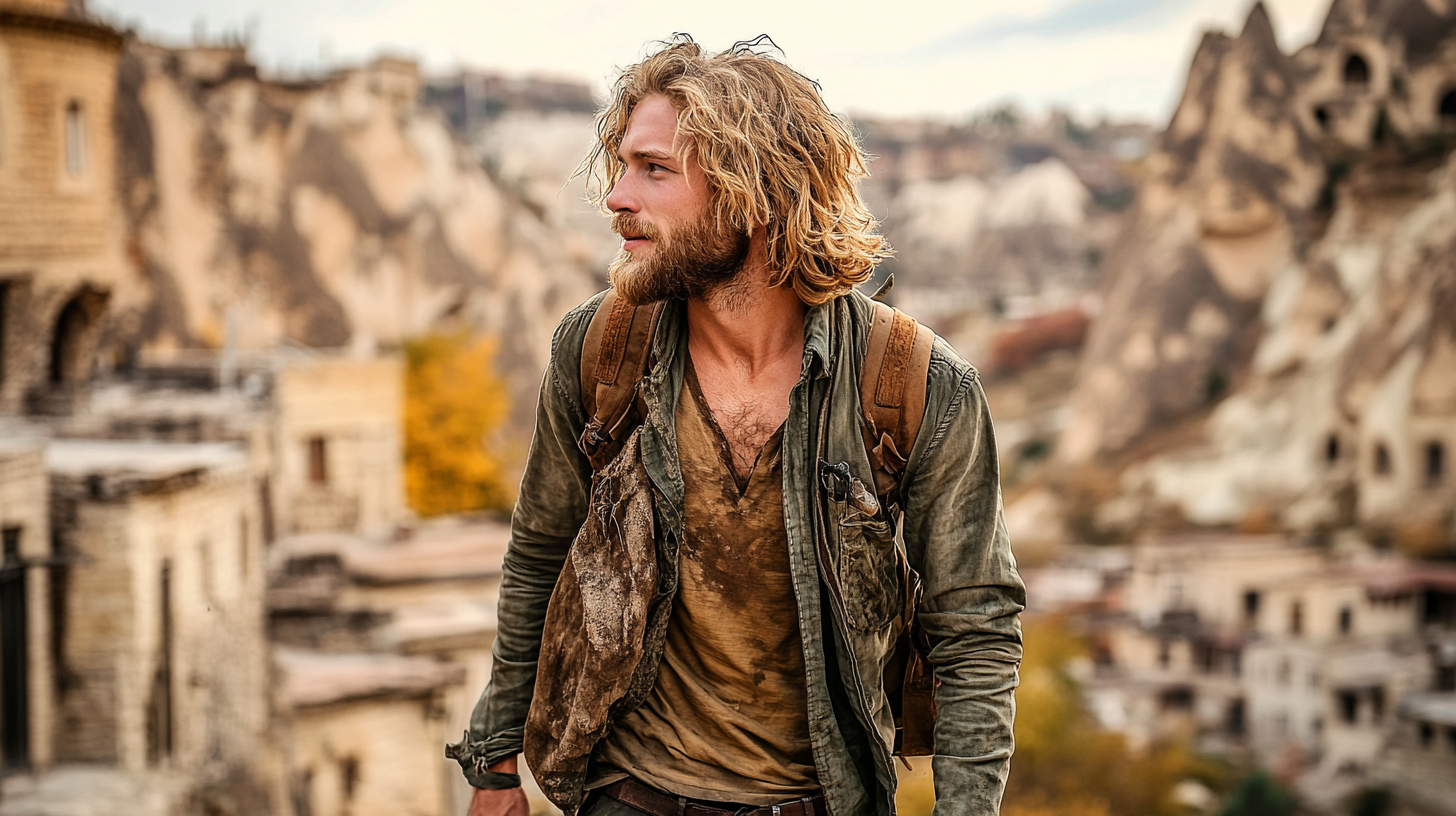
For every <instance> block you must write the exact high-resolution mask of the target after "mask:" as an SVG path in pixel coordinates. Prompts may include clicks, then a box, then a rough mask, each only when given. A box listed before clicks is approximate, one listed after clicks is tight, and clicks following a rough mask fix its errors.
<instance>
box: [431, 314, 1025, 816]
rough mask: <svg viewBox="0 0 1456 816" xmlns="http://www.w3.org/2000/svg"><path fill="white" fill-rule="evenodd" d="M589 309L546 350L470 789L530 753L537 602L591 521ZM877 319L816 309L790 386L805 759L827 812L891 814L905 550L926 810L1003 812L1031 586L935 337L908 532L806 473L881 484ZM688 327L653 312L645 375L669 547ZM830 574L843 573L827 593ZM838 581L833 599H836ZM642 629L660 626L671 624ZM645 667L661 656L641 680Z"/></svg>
mask: <svg viewBox="0 0 1456 816" xmlns="http://www.w3.org/2000/svg"><path fill="white" fill-rule="evenodd" d="M601 298H602V296H601V295H598V296H596V297H594V298H592V299H591V300H589V301H587V302H586V303H584V304H582V305H581V306H578V307H577V308H576V309H574V310H573V311H572V312H571V313H569V314H568V315H567V316H566V317H565V319H564V320H563V321H562V322H561V325H560V327H559V328H558V329H557V331H556V334H555V336H554V338H553V341H552V349H551V363H550V366H549V368H548V370H547V372H546V376H545V380H544V382H543V383H542V386H541V397H540V404H539V406H538V408H537V415H536V433H535V438H534V439H533V440H532V443H531V451H530V458H529V460H528V462H527V465H526V472H525V476H524V478H523V479H522V482H521V493H520V500H519V501H518V503H517V505H516V509H515V514H514V515H513V517H512V519H511V542H510V546H509V549H508V551H507V553H506V557H505V566H504V577H503V579H502V583H501V591H500V592H501V595H500V614H499V634H498V636H497V638H496V642H495V649H494V668H493V671H492V676H491V681H490V685H489V686H488V687H487V688H486V690H485V693H484V694H483V695H482V696H481V698H480V702H479V703H478V704H477V705H476V708H475V712H474V714H473V716H472V717H471V722H470V731H469V734H468V735H467V738H466V739H465V740H464V741H462V742H461V743H460V744H459V745H456V746H451V749H452V751H451V755H452V756H455V757H456V758H457V759H458V760H459V761H460V763H461V765H462V767H463V768H464V770H465V773H466V776H467V778H469V779H470V780H471V781H472V783H474V784H477V785H478V786H481V787H494V786H495V785H492V784H490V781H491V780H488V779H486V774H485V766H486V765H488V764H489V763H492V762H495V761H496V760H498V759H501V758H504V757H507V756H510V755H513V754H516V753H518V752H520V751H521V750H522V743H523V734H524V729H525V722H526V714H527V711H528V709H529V708H530V705H531V698H532V692H533V689H534V686H535V682H536V673H537V655H538V654H539V652H540V650H541V640H542V627H543V621H544V620H545V617H546V609H547V605H548V602H549V601H550V598H551V593H552V590H553V588H554V587H555V585H556V581H557V577H558V576H559V575H560V573H561V570H562V564H563V562H564V560H565V559H566V555H567V550H568V548H569V547H570V545H571V543H572V540H573V538H574V537H575V536H576V534H577V531H578V529H579V528H580V527H581V526H582V523H583V521H584V520H585V518H586V515H587V509H588V497H589V494H590V491H591V483H592V474H591V468H590V465H589V464H588V463H587V460H586V457H585V456H583V455H582V453H581V452H580V451H579V450H578V448H577V440H578V439H579V438H580V436H581V433H582V429H583V427H584V426H585V423H586V421H587V419H588V417H587V416H585V414H584V411H583V408H582V403H581V396H580V394H581V387H580V378H581V374H580V360H581V347H582V343H583V339H584V337H585V335H586V331H587V325H588V323H590V322H591V318H592V315H593V314H594V313H595V311H596V308H597V305H598V304H599V303H600V302H601ZM871 309H872V304H871V303H870V301H869V300H868V299H867V298H865V297H864V296H863V295H861V294H859V293H857V292H855V293H851V294H849V295H846V296H843V297H840V298H836V299H834V300H832V301H830V302H828V303H826V304H823V305H821V306H816V307H813V308H811V309H809V311H808V314H807V316H806V317H805V326H804V328H805V338H804V340H805V342H804V362H803V369H802V374H801V376H800V379H799V382H798V383H797V384H796V385H795V386H794V388H793V391H792V392H791V393H790V396H789V415H788V419H787V421H786V424H785V426H784V437H783V463H784V488H785V489H784V523H785V527H786V529H787V532H788V545H789V562H790V566H791V569H792V571H793V576H794V592H795V595H796V598H797V602H798V608H799V626H800V631H801V634H802V640H803V647H804V663H805V668H806V675H807V676H806V677H805V683H806V685H807V688H808V716H809V725H810V733H811V742H812V745H813V752H814V762H815V766H816V768H817V769H818V774H819V781H820V783H821V784H822V786H823V788H824V796H825V799H826V803H827V805H828V808H829V810H830V813H831V814H832V815H833V816H858V814H892V813H894V807H895V805H894V801H895V782H896V775H895V764H894V762H893V761H892V760H893V758H892V756H891V747H890V746H891V742H892V740H893V736H894V724H893V722H892V719H891V714H890V711H889V709H888V706H887V704H886V697H885V694H884V691H883V688H882V671H883V668H884V664H885V661H886V660H887V658H888V656H889V654H888V653H889V651H890V650H891V649H892V647H893V646H894V644H895V641H896V637H897V635H898V633H899V628H900V626H901V623H900V620H901V617H902V616H901V615H900V614H899V612H900V610H901V608H902V606H903V596H902V593H903V591H904V590H903V588H902V585H903V581H902V580H901V578H900V576H899V572H898V566H897V557H896V553H895V548H896V547H897V546H898V547H899V548H900V551H901V552H902V553H903V554H904V555H905V556H906V557H907V558H908V561H909V563H910V565H911V566H912V567H913V568H914V569H915V570H916V571H917V572H918V573H919V576H920V579H921V582H922V583H923V586H924V596H923V600H922V601H921V603H920V606H919V610H918V611H919V621H920V624H921V626H922V627H923V628H924V630H925V632H926V634H927V635H928V637H929V641H930V643H931V645H932V648H931V650H930V652H929V662H930V664H931V665H932V666H933V667H934V670H935V675H936V678H937V679H938V680H939V681H940V685H939V688H938V690H937V692H936V694H937V697H936V699H937V703H938V705H939V716H938V718H937V720H936V726H935V745H936V751H937V754H936V757H935V759H934V764H933V768H934V774H935V786H936V800H937V806H936V813H937V814H941V815H942V816H950V814H955V816H973V815H979V814H995V813H997V812H998V810H999V808H1000V802H1001V794H1002V791H1003V789H1004V787H1005V782H1006V774H1007V770H1008V766H1009V761H1010V758H1011V752H1012V733H1011V724H1012V717H1013V712H1014V702H1013V696H1012V695H1013V690H1014V689H1015V687H1016V684H1017V669H1018V667H1019V665H1020V661H1021V626H1020V622H1019V619H1018V614H1019V613H1020V612H1021V610H1022V608H1023V606H1024V604H1025V590H1024V587H1023V585H1022V582H1021V579H1020V578H1019V577H1018V575H1017V572H1016V563H1015V560H1014V559H1013V557H1012V554H1011V546H1010V542H1009V540H1008V538H1007V535H1006V524H1005V520H1004V518H1003V515H1002V509H1001V489H1000V481H999V466H998V461H997V455H996V444H995V438H994V435H993V432H992V428H991V417H990V414H989V413H988V411H987V408H986V398H985V395H984V393H983V392H982V390H981V383H980V379H979V376H978V375H977V373H976V371H975V369H974V368H972V367H971V366H970V365H969V364H967V363H966V362H965V361H964V360H962V359H961V358H960V357H959V356H958V355H957V354H956V353H955V351H954V350H952V349H951V347H950V346H949V345H948V344H946V343H945V341H943V340H940V339H939V338H937V339H936V341H935V345H934V349H933V352H932V356H931V362H930V374H929V378H928V383H927V393H926V402H925V405H926V407H925V419H924V422H923V424H922V425H921V430H920V433H919V436H918V437H917V440H916V443H915V446H914V448H913V449H912V450H911V451H910V453H909V455H908V464H907V467H906V471H905V474H904V477H903V480H902V482H901V493H902V497H903V498H902V501H901V505H902V506H903V524H901V525H899V528H900V531H901V535H897V534H896V525H895V524H893V523H891V521H889V520H886V519H885V518H884V517H883V514H882V515H881V516H880V517H865V516H862V515H861V514H860V512H859V511H858V510H856V509H855V508H854V507H853V506H852V505H849V504H847V503H845V502H838V501H834V500H833V499H831V498H829V497H827V496H825V495H823V490H822V489H821V487H820V480H819V479H818V478H816V476H817V472H818V462H819V461H821V458H822V461H827V462H829V463H840V462H847V463H848V464H849V467H850V469H851V471H852V473H853V474H854V475H855V476H856V477H857V478H859V479H861V480H863V481H864V483H866V484H873V482H872V481H871V470H870V462H869V458H868V456H867V454H866V452H865V448H864V444H865V443H864V436H863V434H862V432H861V428H862V425H863V422H864V419H863V414H862V413H861V410H860V403H859V400H860V397H859V393H860V392H859V366H860V361H861V359H862V358H863V357H864V353H865V344H866V338H867V336H868V331H869V319H870V316H871ZM684 315H685V310H684V309H683V308H682V304H680V303H679V304H676V306H675V307H671V306H670V307H669V308H668V309H667V310H666V311H665V313H664V316H663V319H662V323H661V324H660V326H659V329H658V331H657V333H656V335H655V340H654V342H655V354H656V363H655V365H654V366H653V368H652V369H651V370H650V371H649V372H648V373H647V375H646V376H645V377H644V378H643V381H642V396H643V399H644V402H645V405H646V419H645V420H644V423H643V433H642V442H641V445H642V448H641V454H642V459H643V463H644V465H645V468H646V471H647V473H648V475H649V476H650V478H651V480H652V483H653V486H654V487H655V488H656V490H657V492H658V494H659V499H658V507H657V512H658V514H659V516H660V518H661V520H662V524H661V529H660V532H659V536H660V537H662V538H664V539H668V540H681V538H682V534H683V532H682V531H683V518H682V508H683V481H682V472H681V470H680V469H679V466H678V458H677V439H676V429H675V427H674V416H675V412H676V404H677V399H678V396H679V394H680V393H681V385H682V381H683V360H684V358H685V355H686V349H687V345H686V343H687V332H686V322H685V317H684ZM821 454H822V457H821ZM821 501H822V502H823V503H824V504H823V507H824V512H825V514H826V519H825V523H824V529H826V530H827V533H826V537H827V538H828V539H829V540H828V541H826V542H823V543H824V544H825V545H826V546H825V547H823V548H822V550H823V551H824V552H826V553H828V556H827V560H829V561H830V562H831V563H828V564H825V563H821V562H822V561H824V560H825V559H824V558H821V557H820V555H819V552H820V551H821V548H820V547H819V543H820V542H818V541H816V539H815V535H816V533H815V530H816V529H819V527H818V521H817V519H816V516H815V512H814V504H815V502H821ZM673 550H675V546H673ZM825 573H830V574H832V575H833V576H834V577H835V579H836V580H835V581H833V582H830V583H826V582H825V581H824V580H823V578H824V574H825ZM659 581H660V586H662V587H664V590H665V591H663V592H662V593H661V594H662V595H663V599H662V602H663V603H670V602H671V597H672V592H673V591H674V590H675V589H676V585H677V575H676V574H675V572H673V571H671V570H668V571H667V574H663V575H661V576H659ZM831 583H832V584H833V585H835V586H838V587H839V592H838V593H836V592H835V591H833V590H831V589H829V586H830V585H831ZM654 619H656V620H659V621H661V622H660V623H659V624H658V625H660V626H665V621H666V615H656V616H654ZM660 634H661V633H654V632H649V634H648V638H649V643H651V642H652V641H656V642H658V643H660V641H661V637H660ZM654 635H658V636H657V637H654ZM660 657H661V649H660V647H659V648H658V649H656V650H653V649H651V648H649V649H648V650H647V654H646V656H645V657H644V658H643V660H644V661H656V660H658V659H660ZM655 667H656V664H655V662H654V663H652V664H651V667H650V668H651V669H652V671H654V672H655ZM612 702H614V701H594V704H595V705H601V704H610V703H612ZM482 780H486V781H484V782H482ZM584 781H585V780H582V782H583V783H584Z"/></svg>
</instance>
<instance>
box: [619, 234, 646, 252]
mask: <svg viewBox="0 0 1456 816" xmlns="http://www.w3.org/2000/svg"><path fill="white" fill-rule="evenodd" d="M650 240H652V239H651V238H648V237H647V236H646V235H623V236H622V248H623V249H632V248H634V247H639V246H643V245H644V244H646V243H647V242H648V241H650Z"/></svg>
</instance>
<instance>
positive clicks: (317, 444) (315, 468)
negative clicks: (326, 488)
mask: <svg viewBox="0 0 1456 816" xmlns="http://www.w3.org/2000/svg"><path fill="white" fill-rule="evenodd" d="M308 480H309V481H310V482H313V483H314V484H328V482H329V446H328V440H326V439H324V438H323V437H322V436H315V437H312V438H310V439H309V440H308Z"/></svg>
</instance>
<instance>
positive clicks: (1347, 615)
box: [1340, 606, 1355, 635]
mask: <svg viewBox="0 0 1456 816" xmlns="http://www.w3.org/2000/svg"><path fill="white" fill-rule="evenodd" d="M1354 623H1355V611H1354V610H1353V609H1351V608H1350V607H1348V606H1342V607H1340V634H1342V635H1348V634H1350V630H1351V629H1353V628H1354Z"/></svg>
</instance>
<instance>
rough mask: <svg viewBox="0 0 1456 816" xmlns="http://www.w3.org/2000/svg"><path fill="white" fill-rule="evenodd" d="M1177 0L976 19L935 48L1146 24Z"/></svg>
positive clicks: (1107, 1) (1128, 0)
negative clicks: (1030, 15) (1027, 15)
mask: <svg viewBox="0 0 1456 816" xmlns="http://www.w3.org/2000/svg"><path fill="white" fill-rule="evenodd" d="M1177 5H1178V3H1177V2H1176V0H1080V2H1074V3H1072V4H1071V5H1066V6H1061V7H1059V8H1056V9H1053V10H1051V11H1047V12H1043V13H1041V14H1038V15H1036V16H1032V17H1006V16H1003V17H997V18H994V19H991V20H986V21H981V22H977V23H973V24H971V25H970V26H967V27H965V28H962V29H961V30H959V31H957V32H954V33H952V34H950V35H948V36H946V37H944V38H942V39H941V40H939V41H937V42H936V43H934V44H933V45H932V46H931V47H930V48H929V49H925V50H928V51H931V52H935V51H940V52H947V51H959V50H963V49H967V48H983V47H985V46H995V45H1000V44H1003V43H1005V42H1006V41H1007V40H1012V39H1016V38H1053V37H1082V36H1086V35H1088V34H1091V33H1094V32H1098V31H1100V30H1102V29H1106V28H1110V27H1112V26H1119V27H1124V28H1125V27H1127V26H1129V25H1133V24H1138V23H1142V24H1146V23H1147V22H1148V21H1149V18H1152V17H1154V16H1155V15H1156V12H1159V11H1163V10H1168V9H1171V8H1172V7H1174V6H1177Z"/></svg>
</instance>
